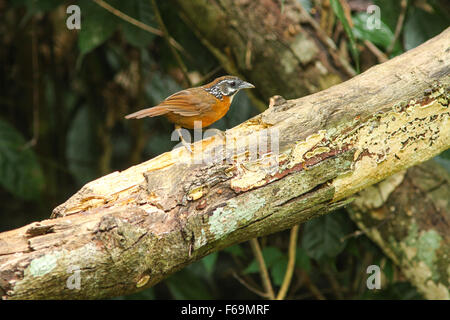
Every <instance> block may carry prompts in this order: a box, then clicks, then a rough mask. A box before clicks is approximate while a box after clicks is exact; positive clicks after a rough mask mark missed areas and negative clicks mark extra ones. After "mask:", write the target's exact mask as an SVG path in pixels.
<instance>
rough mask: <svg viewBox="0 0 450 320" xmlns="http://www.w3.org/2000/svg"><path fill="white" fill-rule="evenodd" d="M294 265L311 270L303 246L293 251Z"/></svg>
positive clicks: (307, 270)
mask: <svg viewBox="0 0 450 320" xmlns="http://www.w3.org/2000/svg"><path fill="white" fill-rule="evenodd" d="M295 266H296V267H298V268H300V269H302V270H304V271H306V272H309V271H310V270H311V261H310V259H309V257H308V254H307V253H306V250H305V249H303V248H297V251H296V252H295Z"/></svg>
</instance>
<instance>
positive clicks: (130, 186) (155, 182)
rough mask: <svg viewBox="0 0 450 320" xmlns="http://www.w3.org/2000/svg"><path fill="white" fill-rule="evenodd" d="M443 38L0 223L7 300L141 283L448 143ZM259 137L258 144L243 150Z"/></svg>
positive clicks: (128, 288)
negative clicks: (4, 225)
mask: <svg viewBox="0 0 450 320" xmlns="http://www.w3.org/2000/svg"><path fill="white" fill-rule="evenodd" d="M449 36H450V29H447V30H446V31H444V32H443V33H442V34H441V35H439V36H437V37H435V38H433V39H431V40H430V41H428V42H426V43H425V44H423V45H422V46H420V47H418V48H416V49H414V50H411V51H409V52H407V53H405V54H403V55H401V56H399V57H397V58H395V59H392V60H390V61H388V62H386V63H384V64H382V65H379V66H377V67H374V68H372V69H370V70H368V71H367V72H365V73H364V74H362V75H359V76H357V77H355V78H353V79H351V80H349V81H347V82H345V83H343V84H340V85H337V86H334V87H332V88H329V89H327V90H325V91H322V92H320V93H317V94H314V95H311V96H308V97H304V98H301V99H297V100H290V101H285V100H284V99H283V98H281V97H278V98H276V99H272V104H271V106H270V108H269V109H268V110H267V111H265V112H264V113H262V114H260V115H258V116H256V117H254V118H252V119H250V120H248V121H246V122H245V123H243V124H241V125H239V126H237V127H235V128H233V129H231V130H229V131H227V134H226V137H227V144H226V145H224V141H223V140H222V138H217V136H216V138H209V139H205V140H202V141H199V142H197V143H195V144H194V145H193V151H194V155H192V154H191V153H189V152H188V151H187V150H186V149H184V148H179V149H176V150H174V151H172V152H168V153H165V154H163V155H161V156H159V157H157V158H155V159H152V160H149V161H147V162H145V163H142V164H140V165H137V166H134V167H131V168H129V169H127V170H125V171H123V172H114V173H111V174H109V175H107V176H105V177H102V178H100V179H97V180H95V181H92V182H90V183H88V184H87V185H86V186H84V187H83V188H82V189H81V190H80V191H79V192H78V193H77V194H75V195H74V196H73V197H71V198H70V199H69V200H68V201H67V202H65V203H64V204H62V205H61V206H59V207H58V208H56V209H55V211H54V213H53V216H54V217H56V218H55V219H51V220H44V221H41V222H37V223H33V224H30V225H28V226H25V227H22V228H19V229H16V230H12V231H8V232H4V233H2V234H0V289H1V291H2V296H3V298H5V299H31V298H33V299H38V298H47V299H50V298H101V297H109V296H118V295H123V294H127V293H132V292H135V291H138V290H141V289H143V288H146V287H149V286H151V285H154V284H156V283H157V282H159V281H161V280H162V279H164V278H165V277H167V276H168V275H170V274H172V273H173V272H175V271H177V270H179V269H181V268H182V267H184V266H185V265H187V264H189V263H192V262H193V261H196V260H198V259H200V258H202V257H203V256H205V255H207V254H209V253H211V252H214V251H217V250H220V249H222V248H224V247H226V246H229V245H232V244H235V243H238V242H242V241H246V240H248V239H251V238H254V237H256V236H262V235H266V234H269V233H274V232H277V231H280V230H283V229H286V228H290V227H292V226H294V225H296V224H298V223H301V222H304V221H306V220H308V219H311V218H313V217H314V216H317V215H320V214H324V213H326V212H329V211H331V210H334V209H335V208H337V207H340V206H342V205H344V204H346V203H348V202H349V201H350V200H349V199H348V197H349V196H351V195H353V194H355V193H356V192H358V191H360V190H362V189H364V188H365V187H368V186H370V185H372V184H374V183H376V182H379V181H381V180H382V179H384V178H386V177H388V176H390V175H392V174H394V173H396V172H399V171H401V170H404V169H405V168H408V167H410V166H413V165H416V164H418V163H420V162H423V161H426V160H427V159H429V158H431V157H433V156H435V155H437V154H439V153H440V152H442V151H443V150H446V149H447V148H448V147H449V146H450V111H449V108H448V100H449V91H448V86H449V85H450V77H449V68H448V66H447V65H446V64H444V63H443V62H444V61H449V60H450V52H449V51H448V50H447V49H448V39H449ZM258 138H259V140H260V141H258ZM258 142H259V150H258V152H259V153H260V156H259V157H258V158H257V159H249V157H248V154H249V153H250V155H252V151H253V150H254V149H253V148H254V146H255V145H256V144H257V143H258ZM224 149H225V150H227V151H228V152H223V150H224ZM264 149H265V151H264ZM277 149H278V150H277ZM213 151H215V152H213ZM227 153H228V156H227ZM208 154H209V155H215V156H214V157H210V158H209V161H206V160H204V161H197V160H199V157H200V156H204V157H205V158H207V157H206V155H208ZM230 154H232V155H231V156H230ZM253 155H254V154H253ZM196 162H199V163H196ZM77 279H78V280H80V281H79V284H80V285H79V286H77V283H78V282H77Z"/></svg>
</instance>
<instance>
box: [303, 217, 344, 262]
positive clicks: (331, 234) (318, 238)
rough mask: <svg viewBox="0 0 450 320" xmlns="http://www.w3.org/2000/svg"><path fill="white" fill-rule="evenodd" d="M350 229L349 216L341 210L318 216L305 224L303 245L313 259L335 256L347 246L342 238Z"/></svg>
mask: <svg viewBox="0 0 450 320" xmlns="http://www.w3.org/2000/svg"><path fill="white" fill-rule="evenodd" d="M349 229H350V228H349V222H348V218H347V217H346V216H345V215H344V214H343V213H341V212H334V213H331V214H327V215H324V216H322V217H319V218H316V219H314V220H311V221H309V222H307V223H306V224H305V228H304V231H303V241H302V247H303V248H304V249H305V251H306V252H307V254H308V256H309V257H311V258H313V259H316V260H324V259H327V258H334V257H335V256H337V255H338V254H339V253H340V252H341V251H342V250H343V249H344V248H345V245H346V241H343V242H341V239H342V238H343V237H344V236H345V235H347V234H348V233H349Z"/></svg>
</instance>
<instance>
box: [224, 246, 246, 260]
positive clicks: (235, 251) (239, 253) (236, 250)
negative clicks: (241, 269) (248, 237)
mask: <svg viewBox="0 0 450 320" xmlns="http://www.w3.org/2000/svg"><path fill="white" fill-rule="evenodd" d="M223 251H225V252H227V253H229V254H231V255H234V256H236V257H244V256H245V255H244V250H242V247H241V246H240V245H238V244H235V245H234V246H231V247H228V248H225V249H223Z"/></svg>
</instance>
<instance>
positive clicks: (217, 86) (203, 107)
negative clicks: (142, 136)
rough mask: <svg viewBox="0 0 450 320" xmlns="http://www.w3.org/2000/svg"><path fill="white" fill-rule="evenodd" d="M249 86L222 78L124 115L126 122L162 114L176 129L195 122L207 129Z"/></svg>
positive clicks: (188, 126) (230, 77)
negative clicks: (238, 93) (235, 96)
mask: <svg viewBox="0 0 450 320" xmlns="http://www.w3.org/2000/svg"><path fill="white" fill-rule="evenodd" d="M244 88H254V86H253V85H252V84H251V83H248V82H245V81H243V80H240V79H239V78H237V77H233V76H224V77H220V78H217V79H215V80H214V81H212V82H210V83H208V84H206V85H204V86H201V87H195V88H190V89H186V90H182V91H180V92H177V93H174V94H172V95H171V96H169V97H167V98H166V99H165V100H164V101H162V102H161V103H160V104H158V105H157V106H155V107H151V108H147V109H143V110H140V111H137V112H135V113H132V114H129V115H127V116H126V117H125V118H127V119H132V118H135V119H141V118H144V117H156V116H161V115H164V116H166V117H167V118H168V119H169V121H170V122H172V123H174V124H175V125H176V126H181V127H183V128H188V129H192V128H194V123H195V121H201V127H202V128H203V127H207V126H209V125H211V124H212V123H214V122H216V121H217V120H219V119H221V118H222V117H223V116H224V115H225V114H226V113H227V112H228V110H229V108H230V105H231V102H232V100H233V97H234V95H235V94H236V93H237V92H238V91H239V90H240V89H244Z"/></svg>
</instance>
